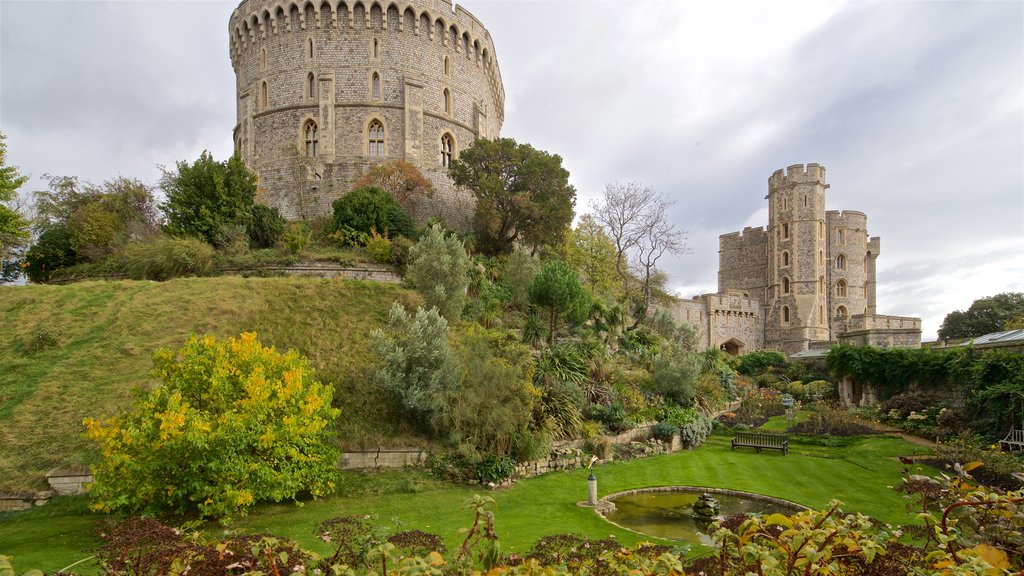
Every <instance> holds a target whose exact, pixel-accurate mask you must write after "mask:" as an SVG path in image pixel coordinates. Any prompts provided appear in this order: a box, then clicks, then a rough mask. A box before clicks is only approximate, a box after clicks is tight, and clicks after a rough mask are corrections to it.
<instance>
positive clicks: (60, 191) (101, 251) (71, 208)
mask: <svg viewBox="0 0 1024 576" xmlns="http://www.w3.org/2000/svg"><path fill="white" fill-rule="evenodd" d="M49 183H50V184H49V190H48V191H38V192H36V193H35V194H34V198H35V204H36V210H37V217H36V220H35V227H36V229H37V230H39V231H40V237H39V240H38V241H37V242H36V244H35V245H34V246H32V248H31V249H30V250H29V252H28V253H27V254H26V267H27V272H28V274H29V277H30V278H31V279H32V280H33V281H35V282H45V281H47V280H49V279H50V278H51V277H52V275H53V274H54V273H56V272H57V270H59V269H60V268H66V267H69V266H73V265H75V264H78V263H80V262H85V261H91V262H100V261H103V260H104V259H106V258H108V257H110V256H111V255H114V254H116V253H119V252H120V251H122V250H124V249H125V246H126V245H128V244H129V243H130V242H144V241H147V240H150V239H152V238H154V237H157V236H158V235H159V224H158V216H157V214H158V213H157V209H156V201H155V200H154V198H153V193H152V190H150V188H149V187H147V186H145V185H144V184H142V183H141V182H139V181H137V180H131V179H128V178H117V179H115V180H111V181H108V182H104V183H103V184H102V185H100V186H96V185H93V184H88V183H86V184H84V185H83V184H80V183H79V182H78V179H76V178H71V177H51V178H50V179H49Z"/></svg>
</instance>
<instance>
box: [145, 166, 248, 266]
mask: <svg viewBox="0 0 1024 576" xmlns="http://www.w3.org/2000/svg"><path fill="white" fill-rule="evenodd" d="M176 168H177V169H176V170H175V171H165V172H164V175H163V178H161V180H160V187H161V188H163V190H164V193H165V194H166V195H167V201H166V202H164V203H163V204H161V206H160V208H161V209H162V210H163V212H164V218H165V222H164V225H165V226H166V227H167V231H168V232H170V233H171V234H174V235H180V236H192V237H195V238H200V239H203V240H205V241H206V242H207V243H208V244H213V245H214V246H217V240H218V231H219V230H220V228H221V227H222V226H225V225H232V224H239V225H242V226H245V225H247V224H248V223H249V220H250V219H251V217H252V216H251V210H252V207H253V200H254V198H255V197H256V175H255V174H253V173H252V172H250V171H249V169H248V168H246V167H245V163H244V162H243V161H242V157H241V156H239V155H238V154H235V155H234V156H232V157H231V158H229V159H228V160H226V161H224V162H217V161H215V160H214V159H213V156H212V155H210V152H209V151H206V150H204V151H203V153H202V154H200V155H199V158H198V159H196V161H195V162H193V163H191V164H189V163H188V162H187V161H184V160H182V161H180V162H178V163H177V165H176Z"/></svg>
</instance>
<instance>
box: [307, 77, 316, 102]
mask: <svg viewBox="0 0 1024 576" xmlns="http://www.w3.org/2000/svg"><path fill="white" fill-rule="evenodd" d="M306 96H307V97H309V98H316V76H313V73H312V72H310V73H309V74H307V75H306Z"/></svg>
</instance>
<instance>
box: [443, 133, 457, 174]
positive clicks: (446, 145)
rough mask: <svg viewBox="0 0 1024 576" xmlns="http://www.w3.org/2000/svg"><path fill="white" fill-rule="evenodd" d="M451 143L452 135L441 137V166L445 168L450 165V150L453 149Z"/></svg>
mask: <svg viewBox="0 0 1024 576" xmlns="http://www.w3.org/2000/svg"><path fill="white" fill-rule="evenodd" d="M454 148H455V146H453V143H452V135H451V134H445V135H443V136H441V166H444V167H445V168H447V167H448V166H450V165H451V163H452V149H454Z"/></svg>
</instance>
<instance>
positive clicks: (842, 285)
mask: <svg viewBox="0 0 1024 576" xmlns="http://www.w3.org/2000/svg"><path fill="white" fill-rule="evenodd" d="M836 296H846V280H840V281H839V282H836Z"/></svg>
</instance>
